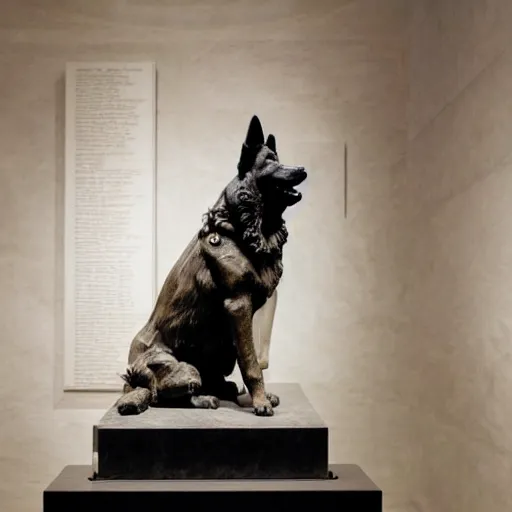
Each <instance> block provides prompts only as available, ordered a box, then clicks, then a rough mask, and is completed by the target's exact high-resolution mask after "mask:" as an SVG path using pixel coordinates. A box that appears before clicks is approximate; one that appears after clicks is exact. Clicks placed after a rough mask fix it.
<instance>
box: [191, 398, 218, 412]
mask: <svg viewBox="0 0 512 512" xmlns="http://www.w3.org/2000/svg"><path fill="white" fill-rule="evenodd" d="M190 401H191V403H192V405H193V406H194V407H196V408H197V409H218V407H219V405H220V400H219V399H218V398H217V397H216V396H212V395H199V396H193V397H191V399H190Z"/></svg>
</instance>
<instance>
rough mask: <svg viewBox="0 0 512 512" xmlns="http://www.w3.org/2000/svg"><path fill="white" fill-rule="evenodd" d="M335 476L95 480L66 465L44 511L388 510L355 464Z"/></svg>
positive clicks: (86, 468)
mask: <svg viewBox="0 0 512 512" xmlns="http://www.w3.org/2000/svg"><path fill="white" fill-rule="evenodd" d="M330 469H331V470H332V471H333V473H334V474H335V475H336V476H337V479H334V480H247V479H243V480H111V481H102V480H96V481H91V480H90V478H91V476H92V468H91V467H90V466H66V467H65V468H64V470H63V471H62V472H61V473H60V475H59V476H58V477H57V478H56V479H55V480H54V481H53V482H52V483H51V484H50V485H49V486H48V488H47V489H46V490H45V491H44V498H43V499H44V508H43V512H60V511H61V510H69V511H71V510H72V511H73V512H91V511H93V510H108V511H109V512H117V511H119V512H132V511H133V512H141V511H143V510H180V509H181V510H190V511H196V510H197V511H199V510H221V508H220V507H222V510H228V508H227V507H237V509H234V510H243V512H251V511H258V512H273V511H283V510H294V509H295V510H298V507H299V506H300V508H301V509H303V510H308V509H309V510H314V511H315V512H320V511H322V510H340V511H347V512H382V491H381V490H380V489H379V488H378V487H377V486H376V485H375V484H374V483H373V482H372V481H371V480H370V478H368V476H367V475H366V474H365V473H364V472H363V471H362V470H361V468H359V466H356V465H352V464H343V465H333V466H331V467H330Z"/></svg>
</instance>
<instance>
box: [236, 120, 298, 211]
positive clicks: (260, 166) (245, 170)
mask: <svg viewBox="0 0 512 512" xmlns="http://www.w3.org/2000/svg"><path fill="white" fill-rule="evenodd" d="M306 177H307V173H306V171H305V170H304V167H295V166H288V165H283V164H281V163H280V162H279V157H278V154H277V148H276V139H275V137H274V135H272V134H270V135H269V136H268V137H267V140H266V141H265V136H264V134H263V129H262V127H261V123H260V120H259V119H258V117H257V116H253V118H252V119H251V122H250V124H249V129H248V130H247V136H246V138H245V142H244V143H243V145H242V151H241V153H240V160H239V162H238V179H239V180H241V181H243V182H245V183H250V184H252V186H255V187H256V189H257V191H258V192H259V193H260V194H261V196H262V198H263V202H264V203H265V204H266V205H268V206H269V207H271V208H275V209H276V210H280V211H281V212H282V211H284V210H285V209H286V208H288V207H289V206H293V205H294V204H296V203H298V202H299V201H300V200H301V198H302V194H301V193H300V192H299V191H298V190H296V189H295V187H296V186H297V185H299V184H300V183H302V182H303V181H304V180H305V179H306Z"/></svg>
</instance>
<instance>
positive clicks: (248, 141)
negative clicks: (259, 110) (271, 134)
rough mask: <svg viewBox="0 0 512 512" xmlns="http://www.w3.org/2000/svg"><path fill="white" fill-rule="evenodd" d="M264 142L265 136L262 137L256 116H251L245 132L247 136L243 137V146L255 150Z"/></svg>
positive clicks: (259, 123)
mask: <svg viewBox="0 0 512 512" xmlns="http://www.w3.org/2000/svg"><path fill="white" fill-rule="evenodd" d="M264 142H265V136H264V135H263V128H262V126H261V122H260V120H259V118H258V116H252V119H251V122H250V123H249V129H248V130H247V136H246V137H245V145H246V146H249V147H250V148H256V147H258V146H261V145H263V143H264Z"/></svg>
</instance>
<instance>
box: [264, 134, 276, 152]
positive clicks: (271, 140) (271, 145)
mask: <svg viewBox="0 0 512 512" xmlns="http://www.w3.org/2000/svg"><path fill="white" fill-rule="evenodd" d="M265 146H267V148H268V149H270V150H271V151H273V152H274V153H275V154H276V155H277V148H276V138H275V137H274V136H273V135H272V134H270V135H269V136H268V137H267V142H265Z"/></svg>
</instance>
